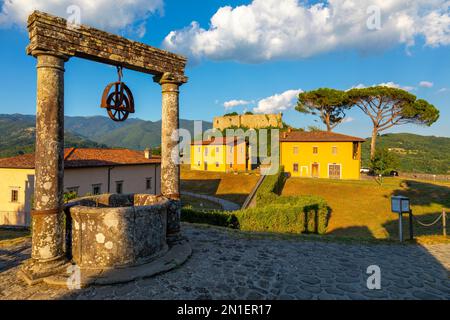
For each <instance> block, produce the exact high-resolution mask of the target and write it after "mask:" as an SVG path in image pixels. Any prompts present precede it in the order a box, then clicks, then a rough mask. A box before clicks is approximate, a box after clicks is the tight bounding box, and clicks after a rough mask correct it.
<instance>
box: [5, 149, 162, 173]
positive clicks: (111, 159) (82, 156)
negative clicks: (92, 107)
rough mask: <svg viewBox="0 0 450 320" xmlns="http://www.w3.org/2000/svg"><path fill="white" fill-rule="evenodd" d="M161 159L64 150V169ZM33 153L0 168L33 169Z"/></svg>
mask: <svg viewBox="0 0 450 320" xmlns="http://www.w3.org/2000/svg"><path fill="white" fill-rule="evenodd" d="M160 163H161V157H158V156H152V157H151V159H147V158H145V156H144V152H143V151H135V150H129V149H78V148H68V149H65V150H64V168H66V169H67V168H86V167H105V166H123V165H138V164H160ZM34 165H35V163H34V153H32V154H24V155H21V156H17V157H12V158H3V159H0V168H17V169H34Z"/></svg>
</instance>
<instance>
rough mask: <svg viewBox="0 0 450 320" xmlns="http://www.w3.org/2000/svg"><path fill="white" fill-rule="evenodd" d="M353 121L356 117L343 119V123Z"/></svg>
mask: <svg viewBox="0 0 450 320" xmlns="http://www.w3.org/2000/svg"><path fill="white" fill-rule="evenodd" d="M353 121H355V118H352V117H347V118H344V120H342V123H350V122H353Z"/></svg>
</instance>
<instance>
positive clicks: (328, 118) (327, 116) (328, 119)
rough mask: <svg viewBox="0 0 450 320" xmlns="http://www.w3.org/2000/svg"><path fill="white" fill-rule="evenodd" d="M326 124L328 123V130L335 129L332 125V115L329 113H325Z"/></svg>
mask: <svg viewBox="0 0 450 320" xmlns="http://www.w3.org/2000/svg"><path fill="white" fill-rule="evenodd" d="M325 124H326V125H327V131H328V132H331V131H332V130H333V128H332V127H331V124H330V115H329V114H328V113H326V114H325Z"/></svg>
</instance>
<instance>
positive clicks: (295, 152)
mask: <svg viewBox="0 0 450 320" xmlns="http://www.w3.org/2000/svg"><path fill="white" fill-rule="evenodd" d="M294 154H295V155H297V154H298V147H294Z"/></svg>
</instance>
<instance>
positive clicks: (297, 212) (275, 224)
mask: <svg viewBox="0 0 450 320" xmlns="http://www.w3.org/2000/svg"><path fill="white" fill-rule="evenodd" d="M235 215H236V217H237V219H238V221H239V226H240V229H241V230H246V231H259V232H280V233H297V234H299V233H304V232H305V230H306V223H305V215H304V213H303V212H302V208H301V207H297V206H291V205H282V204H274V205H270V206H264V207H257V208H252V209H247V210H242V211H237V212H236V213H235Z"/></svg>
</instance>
